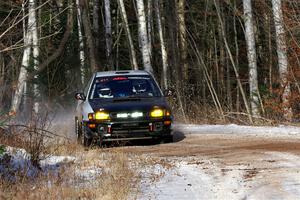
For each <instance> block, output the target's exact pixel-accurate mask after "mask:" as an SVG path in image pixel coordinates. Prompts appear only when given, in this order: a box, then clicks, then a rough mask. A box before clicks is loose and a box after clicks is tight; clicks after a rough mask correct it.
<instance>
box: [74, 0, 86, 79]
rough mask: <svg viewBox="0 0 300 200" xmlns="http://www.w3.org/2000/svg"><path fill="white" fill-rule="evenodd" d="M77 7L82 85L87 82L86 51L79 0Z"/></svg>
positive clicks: (77, 0)
mask: <svg viewBox="0 0 300 200" xmlns="http://www.w3.org/2000/svg"><path fill="white" fill-rule="evenodd" d="M76 7H77V26H78V39H79V60H80V73H81V74H80V80H81V85H84V84H85V53H84V41H83V36H82V21H81V19H82V16H81V10H80V7H79V0H76Z"/></svg>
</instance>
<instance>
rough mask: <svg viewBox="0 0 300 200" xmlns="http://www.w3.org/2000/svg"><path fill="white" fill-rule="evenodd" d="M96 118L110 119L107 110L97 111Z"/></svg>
mask: <svg viewBox="0 0 300 200" xmlns="http://www.w3.org/2000/svg"><path fill="white" fill-rule="evenodd" d="M95 118H96V119H98V120H104V119H109V114H108V113H107V112H103V111H100V112H96V114H95Z"/></svg>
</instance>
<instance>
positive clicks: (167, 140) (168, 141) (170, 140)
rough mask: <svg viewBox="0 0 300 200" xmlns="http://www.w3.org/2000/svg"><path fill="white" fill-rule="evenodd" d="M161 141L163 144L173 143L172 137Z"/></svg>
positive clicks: (169, 136)
mask: <svg viewBox="0 0 300 200" xmlns="http://www.w3.org/2000/svg"><path fill="white" fill-rule="evenodd" d="M163 141H164V143H172V142H173V135H168V136H165V138H164V140H163Z"/></svg>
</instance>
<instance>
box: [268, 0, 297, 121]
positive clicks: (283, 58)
mask: <svg viewBox="0 0 300 200" xmlns="http://www.w3.org/2000/svg"><path fill="white" fill-rule="evenodd" d="M272 8H273V17H274V24H275V32H276V44H277V56H278V69H279V77H280V85H281V88H282V89H283V94H282V97H281V98H282V102H283V107H284V117H285V119H287V120H290V119H291V117H292V110H291V108H290V106H289V96H290V93H291V88H290V83H289V81H288V78H287V76H288V58H287V51H286V49H287V45H286V41H285V31H284V27H283V14H282V8H281V0H272Z"/></svg>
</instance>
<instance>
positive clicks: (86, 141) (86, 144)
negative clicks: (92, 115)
mask: <svg viewBox="0 0 300 200" xmlns="http://www.w3.org/2000/svg"><path fill="white" fill-rule="evenodd" d="M92 141H93V138H89V137H88V135H87V130H86V128H85V127H82V136H81V144H82V145H83V146H84V147H90V146H91V144H92Z"/></svg>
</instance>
